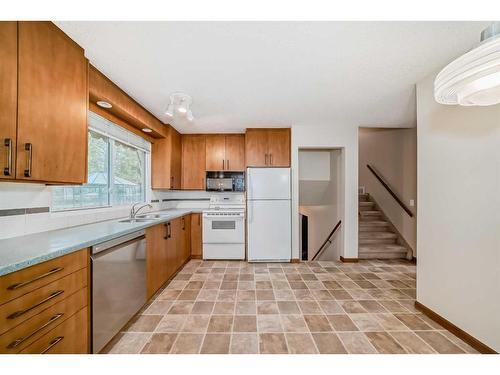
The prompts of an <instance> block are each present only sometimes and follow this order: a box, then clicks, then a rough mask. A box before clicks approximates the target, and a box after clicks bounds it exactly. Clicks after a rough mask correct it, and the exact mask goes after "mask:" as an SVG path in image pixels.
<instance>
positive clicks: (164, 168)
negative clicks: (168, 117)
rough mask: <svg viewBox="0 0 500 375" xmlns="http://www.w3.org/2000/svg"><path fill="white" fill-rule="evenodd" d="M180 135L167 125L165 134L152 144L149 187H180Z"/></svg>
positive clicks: (175, 188)
mask: <svg viewBox="0 0 500 375" xmlns="http://www.w3.org/2000/svg"><path fill="white" fill-rule="evenodd" d="M181 153H182V144H181V135H180V134H179V132H177V130H175V129H174V128H173V127H171V126H168V129H167V131H166V136H165V138H163V139H158V140H155V142H154V143H153V145H152V157H151V187H152V188H153V189H170V190H178V189H180V188H181V171H182V165H181V157H182V156H181Z"/></svg>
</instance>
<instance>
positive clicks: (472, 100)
mask: <svg viewBox="0 0 500 375" xmlns="http://www.w3.org/2000/svg"><path fill="white" fill-rule="evenodd" d="M434 98H435V99H436V101H437V102H438V103H441V104H458V105H463V106H487V105H495V104H498V103H500V22H494V23H492V24H491V25H490V26H489V27H488V28H487V29H485V30H483V32H482V33H481V43H480V44H479V46H477V47H476V48H474V49H473V50H471V51H469V52H467V53H466V54H465V55H463V56H460V57H459V58H458V59H456V60H455V61H453V62H451V63H450V64H448V65H447V66H446V67H445V68H444V69H443V70H441V72H440V73H439V74H438V75H437V77H436V80H435V81H434Z"/></svg>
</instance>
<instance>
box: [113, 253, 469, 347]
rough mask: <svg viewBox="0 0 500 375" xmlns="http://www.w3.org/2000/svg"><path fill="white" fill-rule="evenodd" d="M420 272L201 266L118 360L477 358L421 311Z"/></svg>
mask: <svg viewBox="0 0 500 375" xmlns="http://www.w3.org/2000/svg"><path fill="white" fill-rule="evenodd" d="M414 300H415V265H413V264H411V263H408V262H406V261H404V260H370V261H361V262H360V263H356V264H344V263H339V262H303V263H287V264H284V263H268V264H250V263H246V262H235V261H201V260H191V261H190V262H189V263H188V264H186V266H185V267H184V268H183V269H182V270H181V272H179V273H178V274H177V275H176V277H175V278H174V279H173V280H172V281H171V282H170V283H169V284H168V285H167V286H166V287H165V289H163V290H162V291H160V292H159V293H158V294H157V296H156V297H155V298H153V299H152V301H150V303H149V305H148V306H147V307H146V308H145V309H143V311H141V313H140V314H139V315H137V316H136V317H135V318H134V319H133V320H132V322H131V323H130V324H129V325H128V326H127V327H125V328H124V331H123V332H121V333H120V334H119V335H118V336H117V337H115V339H114V340H113V342H112V343H111V344H110V345H108V347H107V348H106V351H107V352H109V353H172V354H174V353H224V354H226V353H248V354H250V353H262V354H264V353H266V354H267V353H290V354H298V353H311V354H312V353H339V354H346V353H411V354H413V353H426V354H427V353H428V354H431V353H475V350H474V349H472V348H471V347H470V346H469V345H467V344H466V343H464V342H463V341H461V340H460V339H458V338H457V337H455V336H454V335H452V334H451V333H450V332H448V331H446V330H445V329H444V328H443V327H441V326H439V325H438V324H436V323H435V322H433V321H432V320H430V319H428V318H427V317H426V316H424V315H422V314H420V313H419V312H418V311H417V310H415V308H414V306H413V303H414Z"/></svg>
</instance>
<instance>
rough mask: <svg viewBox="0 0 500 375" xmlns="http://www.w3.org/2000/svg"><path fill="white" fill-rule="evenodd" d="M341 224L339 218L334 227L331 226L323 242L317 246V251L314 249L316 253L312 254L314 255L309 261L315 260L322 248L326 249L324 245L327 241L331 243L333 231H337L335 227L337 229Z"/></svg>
mask: <svg viewBox="0 0 500 375" xmlns="http://www.w3.org/2000/svg"><path fill="white" fill-rule="evenodd" d="M341 224H342V220H339V222H338V223H337V224H336V225H335V227H333V229H332V231H331V232H330V234H329V235H328V237H327V238H326V240H325V242H323V245H321V246H320V247H319V249H318V251H316V254H314V256H313V257H312V259H311V261H313V260H315V259H316V258H317V257H318V256H319V255H320V254H321V253H322V252H323V250H325V249H326V247H325V245H326V244H327V243H332V241H331V238H332V236H333V235H334V234H335V232H336V231H337V229H339V227H340V225H341Z"/></svg>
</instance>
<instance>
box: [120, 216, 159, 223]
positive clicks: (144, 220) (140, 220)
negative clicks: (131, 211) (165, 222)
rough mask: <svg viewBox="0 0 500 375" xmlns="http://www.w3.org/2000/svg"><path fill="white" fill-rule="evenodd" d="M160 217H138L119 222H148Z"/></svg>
mask: <svg viewBox="0 0 500 375" xmlns="http://www.w3.org/2000/svg"><path fill="white" fill-rule="evenodd" d="M158 218H159V217H156V218H154V217H137V218H135V219H123V220H119V221H118V222H119V223H144V222H148V221H155V220H157V219H158Z"/></svg>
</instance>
